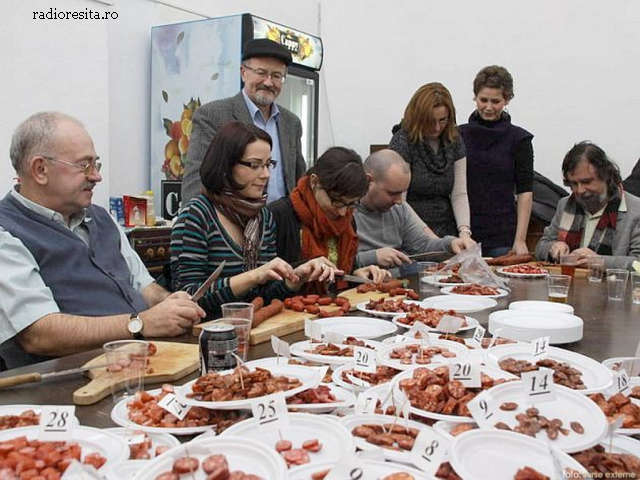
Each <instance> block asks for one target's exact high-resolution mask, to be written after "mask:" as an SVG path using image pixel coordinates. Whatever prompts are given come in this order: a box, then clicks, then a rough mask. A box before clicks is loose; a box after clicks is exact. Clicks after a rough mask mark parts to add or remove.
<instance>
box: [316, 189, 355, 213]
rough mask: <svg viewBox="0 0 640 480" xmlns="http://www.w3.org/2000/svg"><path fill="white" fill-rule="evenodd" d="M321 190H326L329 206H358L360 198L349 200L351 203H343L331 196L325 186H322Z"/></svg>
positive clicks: (351, 208) (350, 207) (349, 207)
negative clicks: (353, 200)
mask: <svg viewBox="0 0 640 480" xmlns="http://www.w3.org/2000/svg"><path fill="white" fill-rule="evenodd" d="M323 190H324V191H325V192H327V197H329V200H330V201H331V206H332V207H335V208H348V209H349V210H353V209H356V208H358V207H359V206H360V199H358V200H356V201H355V202H351V203H344V202H343V201H342V200H337V199H335V198H334V197H332V196H331V194H330V193H329V190H327V189H326V188H323Z"/></svg>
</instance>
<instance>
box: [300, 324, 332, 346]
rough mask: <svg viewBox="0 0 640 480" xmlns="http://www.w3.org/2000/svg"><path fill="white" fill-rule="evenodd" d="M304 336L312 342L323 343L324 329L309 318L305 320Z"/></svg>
mask: <svg viewBox="0 0 640 480" xmlns="http://www.w3.org/2000/svg"><path fill="white" fill-rule="evenodd" d="M304 334H305V335H306V336H307V337H309V338H310V339H311V340H316V341H318V342H321V341H322V327H321V326H320V325H319V324H317V323H316V322H314V321H313V320H311V319H309V318H305V320H304ZM327 343H330V342H327Z"/></svg>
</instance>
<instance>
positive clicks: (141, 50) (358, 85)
mask: <svg viewBox="0 0 640 480" xmlns="http://www.w3.org/2000/svg"><path fill="white" fill-rule="evenodd" d="M113 1H114V5H113V6H112V7H106V6H104V5H101V4H100V3H96V2H95V1H92V0H59V1H56V2H53V1H52V0H50V1H45V0H23V1H22V2H2V3H1V4H0V18H1V19H2V20H0V21H1V22H2V28H0V42H1V43H0V45H2V47H1V48H0V61H1V62H2V63H1V64H2V65H3V70H4V75H3V76H2V80H0V82H2V83H1V85H0V99H1V100H2V105H3V107H4V115H3V116H2V118H0V148H1V149H2V153H3V157H4V158H5V160H4V161H3V162H0V191H6V190H7V189H8V188H9V186H10V185H11V183H12V181H11V178H12V177H13V172H12V169H11V168H10V166H9V162H8V149H9V138H10V135H11V132H12V130H13V129H14V128H15V126H16V125H17V124H18V123H19V122H20V121H21V120H22V119H23V118H25V117H26V116H27V115H29V114H31V113H32V112H34V111H37V110H42V109H49V108H55V109H60V110H63V111H66V112H68V113H71V114H72V115H76V116H78V117H79V118H81V119H82V120H83V121H84V122H85V123H86V124H87V127H88V128H89V131H90V133H91V134H92V135H93V137H94V140H95V141H96V147H97V148H98V150H99V152H100V154H101V155H102V157H103V158H104V159H105V160H106V163H108V165H109V166H108V170H107V174H106V175H105V180H104V184H103V186H102V187H101V188H99V189H98V197H99V199H104V198H106V197H107V196H108V195H109V194H112V195H121V194H123V193H136V192H138V191H141V190H143V189H146V188H147V187H148V166H147V162H148V157H149V148H148V141H149V140H148V139H149V126H148V119H149V99H148V93H147V92H148V85H149V69H150V66H149V43H150V42H149V39H150V29H151V26H153V25H159V24H164V23H172V22H178V21H185V20H191V19H199V18H201V17H198V16H197V15H193V14H189V13H185V12H181V11H179V10H176V9H173V8H170V7H167V6H160V5H157V4H155V3H154V2H152V1H151V0H113ZM171 2H173V3H175V4H179V5H182V6H184V7H185V8H187V9H191V10H195V11H197V12H202V13H204V14H207V15H209V16H212V17H216V16H224V15H231V14H238V13H244V12H250V13H253V14H255V15H258V16H261V17H264V18H267V19H270V20H274V21H277V22H279V23H282V24H285V25H290V26H292V27H294V28H297V29H299V30H302V31H307V32H309V33H312V34H320V35H321V36H322V38H323V40H324V43H325V62H324V66H323V71H322V72H321V84H322V85H323V88H324V89H326V90H325V91H326V94H323V95H321V99H320V131H319V150H320V151H321V152H322V151H323V150H324V149H326V148H327V147H329V146H331V145H333V144H341V145H347V146H350V147H353V148H355V149H356V150H357V151H359V152H360V153H361V154H362V155H363V156H364V155H366V154H367V153H368V149H369V144H372V143H385V142H387V141H388V140H389V138H390V128H391V126H392V125H393V124H394V123H396V122H397V121H398V120H399V119H400V117H401V115H402V112H403V110H404V107H405V105H406V102H407V101H408V99H409V98H410V97H411V95H412V93H413V92H414V91H415V89H416V88H418V87H419V86H420V85H422V84H424V83H426V82H430V81H440V82H442V83H444V84H445V85H446V86H447V87H449V89H450V90H451V92H452V94H453V96H454V100H455V102H456V106H457V109H458V121H459V123H462V122H464V121H465V120H466V118H467V116H468V115H469V113H470V112H471V111H472V110H473V102H472V91H471V84H472V80H473V77H474V76H475V74H476V72H477V71H478V70H479V69H480V68H482V67H483V66H485V65H488V64H501V65H504V66H506V67H507V68H509V69H510V71H511V73H512V74H513V76H514V79H515V89H516V97H515V98H514V100H513V102H512V104H511V105H510V108H509V110H510V112H511V114H512V116H513V120H514V122H515V123H517V124H519V125H521V126H523V127H525V128H527V129H528V130H530V131H531V132H533V133H534V134H535V139H534V145H535V151H536V169H537V170H539V171H540V172H541V173H543V174H545V175H547V176H549V177H551V178H552V179H553V180H555V181H556V182H558V183H560V178H561V176H560V172H559V164H560V162H561V160H562V157H563V155H564V153H565V152H566V151H567V150H568V149H569V148H570V147H571V146H572V145H573V143H575V142H576V141H579V140H582V139H590V140H592V141H594V142H596V143H598V144H599V145H600V146H602V147H603V148H604V149H605V151H607V152H608V153H609V154H610V155H611V157H612V158H613V159H615V160H616V161H617V162H618V164H619V165H620V167H621V170H622V173H623V176H626V175H628V173H629V172H630V171H631V168H632V166H633V165H634V164H635V162H636V160H637V159H638V157H639V156H640V139H639V137H638V135H637V127H636V118H635V117H636V112H638V111H640V108H639V107H640V93H638V85H640V68H638V66H637V61H638V60H637V59H638V58H640V55H639V53H640V52H639V51H638V50H639V47H638V46H639V45H640V30H639V29H638V28H637V25H638V24H640V2H636V1H634V0H618V1H617V2H610V3H605V2H601V1H599V0H583V1H581V2H577V1H575V0H537V1H531V2H513V1H508V0H486V1H485V2H476V1H472V0H458V1H452V2H440V1H439V2H435V1H429V0H427V1H425V0H404V1H402V2H396V3H390V2H382V1H371V0H349V1H344V0H340V1H338V0H322V1H320V2H315V1H308V0H277V1H272V2H263V1H258V0H216V1H215V2H214V1H211V0H171ZM54 5H55V7H56V8H57V9H58V10H62V9H63V7H64V8H67V9H69V10H78V11H80V10H84V9H85V8H90V9H92V10H97V11H98V10H99V11H104V10H111V11H115V12H117V13H118V19H116V20H108V21H106V20H103V21H72V20H68V21H64V20H63V21H60V20H59V21H53V20H50V21H42V20H41V21H35V20H32V19H31V15H30V13H29V12H30V11H32V10H48V8H49V7H50V6H54Z"/></svg>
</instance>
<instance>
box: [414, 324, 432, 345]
mask: <svg viewBox="0 0 640 480" xmlns="http://www.w3.org/2000/svg"><path fill="white" fill-rule="evenodd" d="M430 331H431V330H429V327H427V326H426V325H425V324H424V323H422V322H414V324H413V325H412V326H411V328H410V329H409V333H410V334H411V333H413V337H414V338H415V337H416V335H415V333H418V332H419V333H420V340H424V341H425V342H426V343H427V345H428V344H429V340H430V339H429V332H430ZM409 336H411V335H409Z"/></svg>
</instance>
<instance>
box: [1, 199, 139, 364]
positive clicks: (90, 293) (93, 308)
mask: <svg viewBox="0 0 640 480" xmlns="http://www.w3.org/2000/svg"><path fill="white" fill-rule="evenodd" d="M85 223H86V226H87V228H88V230H89V246H87V244H86V243H84V242H83V241H82V240H81V239H80V238H78V237H77V236H76V235H75V234H74V233H73V232H71V231H70V230H68V229H66V228H64V227H63V226H61V225H59V224H57V223H56V222H54V221H52V220H50V219H48V218H46V217H44V216H42V215H40V214H38V213H36V212H33V211H31V210H29V209H28V208H26V207H25V206H23V205H21V204H20V203H19V202H18V201H17V200H16V199H14V198H13V197H12V196H11V195H7V196H6V197H5V198H4V199H2V201H0V225H2V227H3V228H4V229H5V230H7V231H8V232H9V233H10V234H11V235H13V236H14V237H16V238H17V239H19V240H20V241H21V242H22V243H23V244H24V246H25V247H26V248H27V249H28V250H29V251H30V252H31V254H32V255H33V257H34V258H35V260H36V262H37V263H38V266H39V267H40V276H41V277H42V279H43V281H44V283H45V284H46V285H47V286H48V287H49V288H50V289H51V292H52V293H53V298H54V299H55V301H56V303H57V304H58V307H59V308H60V311H61V312H62V313H68V314H72V315H84V316H106V315H117V314H123V313H134V312H140V311H142V310H145V309H146V308H147V304H146V302H145V300H144V297H143V296H142V294H141V293H140V292H138V291H136V290H134V289H133V287H132V286H131V283H130V276H131V272H130V271H129V267H128V266H127V263H126V261H125V260H124V258H123V256H122V254H121V253H120V233H119V232H118V229H117V227H116V226H115V224H114V223H113V220H112V219H111V218H110V217H109V214H108V213H107V212H106V211H105V210H104V209H103V208H100V207H98V206H95V205H91V206H90V207H89V209H88V213H87V216H86V218H85ZM10 347H13V348H10ZM16 350H20V352H18V351H16ZM20 353H21V354H22V355H26V354H25V352H24V351H22V349H21V348H20V347H19V344H18V343H17V342H16V341H15V338H14V339H11V340H8V341H7V342H5V343H4V344H2V345H1V346H0V355H2V357H4V359H5V362H6V363H7V367H9V368H13V367H15V366H19V365H20V364H23V365H24V364H25V363H34V361H43V360H46V358H43V357H35V356H32V355H29V356H28V357H31V359H30V360H29V361H25V360H18V359H17V358H12V357H14V355H20ZM16 361H17V362H16Z"/></svg>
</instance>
